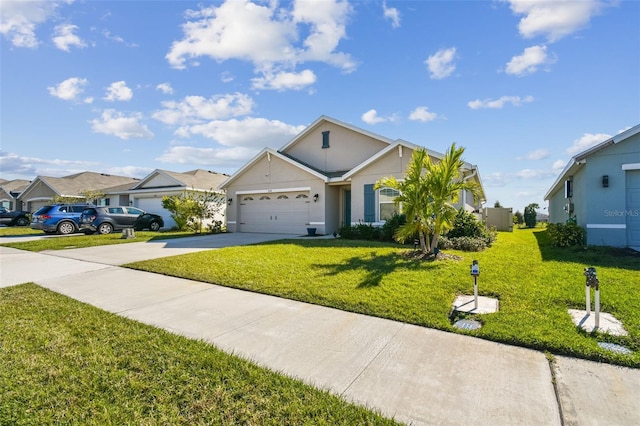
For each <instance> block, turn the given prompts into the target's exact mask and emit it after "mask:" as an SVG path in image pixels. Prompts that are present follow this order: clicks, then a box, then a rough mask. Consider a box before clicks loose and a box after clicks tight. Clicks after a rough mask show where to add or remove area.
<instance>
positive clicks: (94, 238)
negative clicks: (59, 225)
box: [0, 231, 204, 251]
mask: <svg viewBox="0 0 640 426" xmlns="http://www.w3.org/2000/svg"><path fill="white" fill-rule="evenodd" d="M34 232H37V235H40V236H42V235H43V233H42V231H34ZM197 235H204V234H194V233H193V232H180V231H167V232H151V231H135V238H126V239H125V238H122V234H121V233H119V232H114V233H113V234H107V235H100V234H93V235H84V234H74V235H64V236H48V237H46V238H41V239H39V240H33V241H24V242H15V243H11V242H4V241H0V244H2V245H3V246H6V247H13V248H16V249H20V250H28V251H43V250H64V249H70V248H85V247H93V246H105V245H111V244H125V243H141V242H147V241H152V240H167V239H170V238H183V237H194V236H197Z"/></svg>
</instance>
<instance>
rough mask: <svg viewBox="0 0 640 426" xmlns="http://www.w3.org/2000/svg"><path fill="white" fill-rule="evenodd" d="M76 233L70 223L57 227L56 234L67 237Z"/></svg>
mask: <svg viewBox="0 0 640 426" xmlns="http://www.w3.org/2000/svg"><path fill="white" fill-rule="evenodd" d="M74 232H76V227H75V225H74V224H73V223H71V222H62V223H60V224H59V225H58V234H60V235H69V234H73V233H74Z"/></svg>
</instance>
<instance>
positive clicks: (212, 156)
mask: <svg viewBox="0 0 640 426" xmlns="http://www.w3.org/2000/svg"><path fill="white" fill-rule="evenodd" d="M259 151H260V150H259V149H257V148H256V149H249V148H244V147H235V148H196V147H192V146H173V147H171V148H170V149H169V150H168V151H166V152H165V153H163V154H162V155H161V156H160V157H157V158H156V160H157V161H160V162H162V163H177V164H199V165H205V166H214V167H215V166H218V167H230V166H231V167H233V166H235V167H239V166H241V165H242V164H244V163H245V162H246V161H247V160H249V159H250V158H252V157H253V156H255V155H256V154H257V153H258V152H259Z"/></svg>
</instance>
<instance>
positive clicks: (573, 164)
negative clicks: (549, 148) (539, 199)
mask: <svg viewBox="0 0 640 426" xmlns="http://www.w3.org/2000/svg"><path fill="white" fill-rule="evenodd" d="M638 133H640V124H637V125H635V126H633V127H631V128H630V129H627V130H625V131H624V132H620V133H618V134H617V135H615V136H613V137H611V138H609V139H607V140H605V141H603V142H600V143H599V144H596V145H594V146H592V147H591V148H588V149H585V150H584V151H582V152H580V153H578V154H576V155H574V156H573V157H571V160H569V162H568V163H567V165H566V166H565V167H564V169H563V170H562V172H561V173H560V175H558V177H557V178H556V180H555V182H553V185H551V188H549V190H548V191H547V193H546V194H545V196H544V199H545V200H548V199H549V198H550V197H551V195H552V194H554V193H555V192H557V191H558V190H560V189H561V188H563V187H564V186H563V185H564V181H565V180H566V179H567V176H572V175H573V174H575V173H576V172H577V170H578V169H579V168H580V166H582V165H583V164H584V161H585V160H586V159H587V157H590V156H591V155H593V154H596V153H598V152H600V151H603V150H605V149H607V148H608V147H610V146H611V145H615V144H618V143H620V142H622V141H624V140H626V139H629V138H630V137H632V136H635V135H637V134H638Z"/></svg>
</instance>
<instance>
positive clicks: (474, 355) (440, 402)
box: [0, 234, 640, 425]
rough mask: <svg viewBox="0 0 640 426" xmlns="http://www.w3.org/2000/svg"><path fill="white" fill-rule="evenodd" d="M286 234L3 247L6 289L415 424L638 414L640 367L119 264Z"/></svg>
mask: <svg viewBox="0 0 640 426" xmlns="http://www.w3.org/2000/svg"><path fill="white" fill-rule="evenodd" d="M219 237H223V238H225V240H223V239H222V238H219ZM281 237H282V236H270V235H261V234H225V235H223V236H221V235H218V236H210V237H209V236H207V237H197V238H195V239H182V240H167V241H165V242H160V243H131V244H124V245H117V246H103V247H92V248H87V249H70V250H64V251H55V252H48V253H30V252H23V251H19V250H14V249H9V248H6V247H2V246H0V268H1V272H0V287H3V286H8V285H15V284H19V283H23V282H28V281H33V282H35V283H37V284H39V285H41V286H43V287H46V288H49V289H51V290H53V291H56V292H59V293H62V294H65V295H67V296H70V297H72V298H74V299H77V300H80V301H83V302H87V303H90V304H92V305H94V306H97V307H99V308H101V309H105V310H107V311H110V312H114V313H117V314H119V315H122V316H124V317H127V318H131V319H135V320H138V321H140V322H143V323H146V324H151V325H154V326H157V327H160V328H163V329H165V330H169V331H171V332H174V333H178V334H181V335H184V336H187V337H191V338H196V339H203V340H205V341H208V342H210V343H212V344H214V345H216V346H217V347H219V348H221V349H223V350H225V351H227V352H229V353H233V354H236V355H240V356H243V357H245V358H248V359H251V360H253V361H254V362H256V363H257V364H259V365H262V366H265V367H268V368H270V369H272V370H275V371H278V372H282V373H284V374H287V375H290V376H293V377H297V378H300V379H302V380H304V381H305V382H307V383H310V384H313V385H315V386H317V387H319V388H323V389H329V390H331V391H332V392H334V393H336V394H338V395H342V396H343V397H345V398H346V399H347V400H349V401H353V402H356V403H358V404H362V405H365V406H368V407H372V408H375V409H377V410H379V411H381V412H382V413H383V414H385V415H387V416H389V417H394V418H395V419H396V420H399V421H402V422H405V423H408V424H416V425H422V424H424V425H431V424H450V425H459V424H475V425H562V424H564V425H637V424H640V370H634V369H628V368H622V367H615V366H611V365H606V364H599V363H594V362H589V361H583V360H576V359H572V358H565V357H556V361H555V363H554V365H553V367H550V365H549V362H548V361H547V359H546V358H545V356H544V354H543V353H541V352H538V351H533V350H528V349H523V348H518V347H512V346H507V345H502V344H498V343H493V342H488V341H485V340H481V339H476V338H472V337H469V336H462V335H456V334H453V333H445V332H441V331H437V330H431V329H427V328H423V327H417V326H413V325H408V324H403V323H399V322H395V321H389V320H384V319H380V318H373V317H368V316H365V315H359V314H353V313H349V312H343V311H339V310H335V309H330V308H324V307H320V306H315V305H309V304H306V303H300V302H294V301H290V300H286V299H280V298H277V297H272V296H266V295H260V294H256V293H250V292H245V291H241V290H233V289H229V288H225V287H220V286H215V285H210V284H204V283H199V282H193V281H189V280H184V279H179V278H171V277H165V276H161V275H155V274H150V273H146V272H140V271H134V270H128V269H124V268H121V267H118V266H117V265H120V264H123V263H126V262H130V261H134V260H142V259H150V258H155V257H163V256H166V255H174V254H181V253H187V252H192V251H199V250H206V249H211V248H214V247H222V246H226V245H238V244H248V243H257V242H260V241H266V240H268V239H277V238H281ZM189 240H191V241H189ZM34 265H37V267H34ZM554 376H555V382H556V384H557V386H556V387H555V388H554V385H553V381H554ZM558 401H559V402H558Z"/></svg>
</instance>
